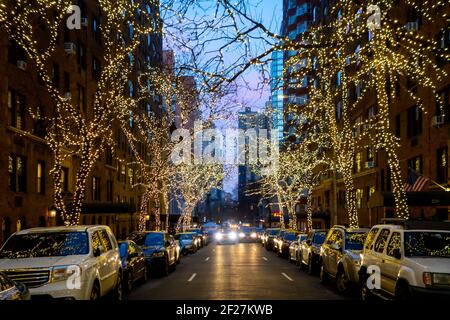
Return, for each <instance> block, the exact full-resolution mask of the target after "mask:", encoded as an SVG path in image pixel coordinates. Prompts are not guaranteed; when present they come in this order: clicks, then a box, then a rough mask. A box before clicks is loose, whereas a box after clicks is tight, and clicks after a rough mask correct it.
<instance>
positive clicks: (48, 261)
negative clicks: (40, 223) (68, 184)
mask: <svg viewBox="0 0 450 320" xmlns="http://www.w3.org/2000/svg"><path fill="white" fill-rule="evenodd" d="M0 270H1V271H3V273H5V274H6V275H8V276H9V277H10V278H11V279H13V280H14V281H16V282H21V283H23V284H25V285H26V286H27V287H28V288H29V289H30V293H31V296H32V298H65V299H77V300H78V299H80V300H88V299H91V300H96V299H98V298H100V297H102V296H104V295H106V294H108V293H111V295H113V296H114V297H115V298H117V299H121V298H122V281H121V278H122V269H121V262H120V256H119V249H118V246H117V241H116V239H115V237H114V235H113V234H112V232H111V230H110V229H109V227H107V226H73V227H49V228H33V229H27V230H22V231H19V232H16V233H15V234H13V235H12V236H11V237H9V239H8V240H7V241H6V243H5V244H4V245H3V247H2V248H1V249H0Z"/></svg>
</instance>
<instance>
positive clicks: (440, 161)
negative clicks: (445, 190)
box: [436, 147, 448, 183]
mask: <svg viewBox="0 0 450 320" xmlns="http://www.w3.org/2000/svg"><path fill="white" fill-rule="evenodd" d="M436 169H437V175H436V180H437V182H439V183H446V182H447V180H448V148H447V147H445V148H441V149H438V150H437V167H436Z"/></svg>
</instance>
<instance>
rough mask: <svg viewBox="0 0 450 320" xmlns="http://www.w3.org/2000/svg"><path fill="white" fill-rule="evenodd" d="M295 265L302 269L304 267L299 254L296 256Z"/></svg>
mask: <svg viewBox="0 0 450 320" xmlns="http://www.w3.org/2000/svg"><path fill="white" fill-rule="evenodd" d="M295 265H296V266H297V267H300V268H301V267H302V259H301V258H300V257H299V256H298V255H297V254H295Z"/></svg>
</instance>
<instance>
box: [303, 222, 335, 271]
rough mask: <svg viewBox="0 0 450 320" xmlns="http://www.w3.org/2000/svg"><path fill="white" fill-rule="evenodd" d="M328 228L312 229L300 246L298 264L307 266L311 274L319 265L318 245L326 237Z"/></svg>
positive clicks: (319, 245)
mask: <svg viewBox="0 0 450 320" xmlns="http://www.w3.org/2000/svg"><path fill="white" fill-rule="evenodd" d="M327 233H328V230H325V229H322V230H312V231H310V232H309V233H308V236H307V237H306V240H305V241H303V242H302V244H301V247H300V255H299V257H300V259H299V260H300V261H299V263H300V265H301V266H304V267H306V268H307V270H308V273H309V274H313V273H314V272H316V271H317V270H318V269H319V267H320V263H319V262H320V247H321V246H322V244H323V242H324V241H325V238H326V237H327Z"/></svg>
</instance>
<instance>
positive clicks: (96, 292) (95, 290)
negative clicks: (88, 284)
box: [89, 282, 100, 300]
mask: <svg viewBox="0 0 450 320" xmlns="http://www.w3.org/2000/svg"><path fill="white" fill-rule="evenodd" d="M98 299H100V287H99V286H98V283H97V282H95V283H94V285H93V286H92V290H91V294H90V296H89V300H98Z"/></svg>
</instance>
